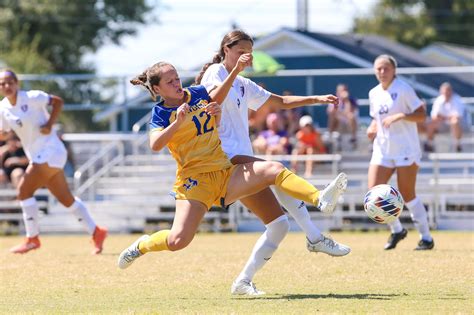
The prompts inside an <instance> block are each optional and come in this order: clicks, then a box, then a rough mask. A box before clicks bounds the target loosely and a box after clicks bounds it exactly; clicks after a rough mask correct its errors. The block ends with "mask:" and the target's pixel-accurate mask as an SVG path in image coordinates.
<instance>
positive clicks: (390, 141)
mask: <svg viewBox="0 0 474 315" xmlns="http://www.w3.org/2000/svg"><path fill="white" fill-rule="evenodd" d="M369 101H370V116H371V117H372V118H374V119H375V121H376V122H377V136H376V137H375V140H374V145H373V148H374V150H373V155H376V156H381V157H385V158H390V159H400V158H402V159H403V158H408V157H419V156H421V149H420V140H419V138H418V130H417V126H416V123H415V122H411V121H407V120H404V119H402V120H399V121H397V122H395V123H393V124H392V125H391V126H390V127H389V128H384V127H383V126H382V120H383V119H384V118H385V117H387V116H390V115H393V114H397V113H404V114H411V113H413V112H414V111H415V110H416V109H417V108H418V107H420V106H422V105H423V102H422V101H421V100H420V99H419V98H418V96H417V95H416V93H415V91H414V90H413V88H412V87H411V86H409V85H408V84H407V83H405V82H404V81H402V80H400V79H398V78H395V79H394V80H393V82H392V84H391V85H390V86H389V87H388V89H387V90H384V89H383V88H382V85H380V84H379V85H377V86H376V87H374V88H373V89H372V90H370V92H369Z"/></svg>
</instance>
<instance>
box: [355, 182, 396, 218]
mask: <svg viewBox="0 0 474 315" xmlns="http://www.w3.org/2000/svg"><path fill="white" fill-rule="evenodd" d="M403 205H404V202H403V198H402V195H401V194H400V192H399V191H398V190H397V189H395V188H393V187H392V186H390V185H386V184H383V185H377V186H374V187H372V188H371V189H370V190H369V191H368V192H367V194H365V197H364V210H365V212H366V213H367V215H368V216H369V218H371V219H372V220H374V221H375V222H377V223H390V222H393V221H395V219H396V218H398V217H399V216H400V213H402V210H403Z"/></svg>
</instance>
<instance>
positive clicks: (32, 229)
mask: <svg viewBox="0 0 474 315" xmlns="http://www.w3.org/2000/svg"><path fill="white" fill-rule="evenodd" d="M20 206H21V209H22V210H23V222H24V223H25V230H26V236H27V237H35V236H38V234H39V222H38V221H39V218H38V212H39V208H38V203H37V202H36V199H35V197H31V198H28V199H25V200H20Z"/></svg>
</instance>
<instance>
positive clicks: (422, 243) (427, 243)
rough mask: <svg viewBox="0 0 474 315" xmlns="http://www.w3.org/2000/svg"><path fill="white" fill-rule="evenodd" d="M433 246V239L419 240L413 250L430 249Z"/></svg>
mask: <svg viewBox="0 0 474 315" xmlns="http://www.w3.org/2000/svg"><path fill="white" fill-rule="evenodd" d="M433 247H434V240H431V241H425V240H420V241H419V242H418V246H417V247H416V248H415V250H430V249H433Z"/></svg>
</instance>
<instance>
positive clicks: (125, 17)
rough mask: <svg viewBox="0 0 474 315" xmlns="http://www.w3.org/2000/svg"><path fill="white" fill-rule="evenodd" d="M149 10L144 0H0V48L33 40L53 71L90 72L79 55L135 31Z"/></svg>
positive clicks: (6, 49) (5, 49) (12, 47)
mask: <svg viewBox="0 0 474 315" xmlns="http://www.w3.org/2000/svg"><path fill="white" fill-rule="evenodd" d="M150 10H151V6H149V5H148V4H147V3H146V1H145V0H124V1H115V0H81V1H70V0H35V1H31V0H0V42H1V43H2V45H1V46H0V53H1V54H5V53H7V52H11V51H14V50H15V49H18V48H20V47H30V46H31V44H32V43H33V41H35V45H36V47H34V48H35V49H37V52H38V54H39V55H40V56H41V57H42V58H44V59H46V60H48V61H49V62H50V63H51V65H52V66H53V71H54V72H55V73H78V72H90V71H91V70H93V69H92V68H91V66H90V65H83V64H81V57H82V56H83V55H84V54H85V53H87V52H95V51H96V50H97V49H98V48H99V47H100V46H101V45H103V44H104V43H106V42H107V41H111V42H113V43H118V42H119V40H120V38H121V37H123V36H124V35H132V34H135V32H136V27H137V26H138V25H139V24H143V23H145V22H147V21H146V18H147V15H146V13H148V12H149V11H150ZM30 48H31V47H30Z"/></svg>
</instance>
